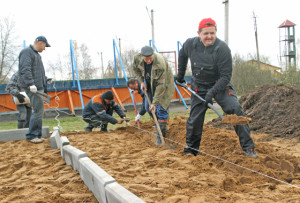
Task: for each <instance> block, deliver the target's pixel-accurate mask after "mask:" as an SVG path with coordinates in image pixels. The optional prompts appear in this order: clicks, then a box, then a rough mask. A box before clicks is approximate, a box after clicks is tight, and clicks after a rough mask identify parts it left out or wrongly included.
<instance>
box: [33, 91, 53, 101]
mask: <svg viewBox="0 0 300 203" xmlns="http://www.w3.org/2000/svg"><path fill="white" fill-rule="evenodd" d="M36 94H39V95H42V96H44V97H46V99H44V102H46V103H47V104H50V99H51V96H50V95H48V94H45V93H42V92H39V91H37V92H36Z"/></svg>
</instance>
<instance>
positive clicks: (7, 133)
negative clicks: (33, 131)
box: [0, 126, 50, 142]
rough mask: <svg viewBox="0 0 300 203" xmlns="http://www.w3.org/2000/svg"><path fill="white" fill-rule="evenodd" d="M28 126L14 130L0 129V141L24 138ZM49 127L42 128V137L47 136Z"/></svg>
mask: <svg viewBox="0 0 300 203" xmlns="http://www.w3.org/2000/svg"><path fill="white" fill-rule="evenodd" d="M27 131H28V128H22V129H14V130H0V141H1V142H7V141H11V140H24V139H25V135H26V133H27ZM49 135H50V134H49V127H48V126H45V127H43V128H42V137H49Z"/></svg>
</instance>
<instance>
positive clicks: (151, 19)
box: [146, 6, 155, 49]
mask: <svg viewBox="0 0 300 203" xmlns="http://www.w3.org/2000/svg"><path fill="white" fill-rule="evenodd" d="M146 10H147V14H148V16H149V19H150V22H151V29H152V42H153V43H152V44H155V40H154V14H153V13H154V10H153V9H151V16H150V15H149V11H148V7H147V6H146ZM152 47H153V49H154V45H152Z"/></svg>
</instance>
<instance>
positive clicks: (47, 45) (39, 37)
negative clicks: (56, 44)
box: [35, 36, 51, 47]
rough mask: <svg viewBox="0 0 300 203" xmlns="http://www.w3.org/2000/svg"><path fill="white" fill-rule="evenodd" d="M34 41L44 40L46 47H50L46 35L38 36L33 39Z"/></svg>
mask: <svg viewBox="0 0 300 203" xmlns="http://www.w3.org/2000/svg"><path fill="white" fill-rule="evenodd" d="M35 41H36V42H39V41H42V42H45V43H46V47H51V46H50V44H49V43H48V41H47V39H46V37H44V36H38V37H37V38H36V39H35Z"/></svg>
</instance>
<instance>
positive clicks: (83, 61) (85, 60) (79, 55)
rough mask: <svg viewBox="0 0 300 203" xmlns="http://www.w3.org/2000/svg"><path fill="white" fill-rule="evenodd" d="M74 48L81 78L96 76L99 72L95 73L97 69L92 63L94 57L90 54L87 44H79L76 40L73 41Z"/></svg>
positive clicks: (86, 78)
mask: <svg viewBox="0 0 300 203" xmlns="http://www.w3.org/2000/svg"><path fill="white" fill-rule="evenodd" d="M73 50H74V55H75V61H76V66H77V70H78V74H79V78H80V79H83V80H88V79H94V78H96V75H97V74H95V73H96V72H97V69H96V68H95V67H94V65H93V63H92V58H91V56H90V54H89V49H88V47H87V45H85V44H81V45H80V46H79V45H78V43H77V42H76V41H73Z"/></svg>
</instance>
